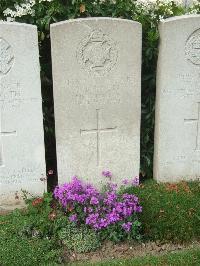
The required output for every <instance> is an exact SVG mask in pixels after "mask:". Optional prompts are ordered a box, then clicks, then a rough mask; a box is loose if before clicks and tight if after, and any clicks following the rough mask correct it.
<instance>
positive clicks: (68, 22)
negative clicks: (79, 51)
mask: <svg viewBox="0 0 200 266" xmlns="http://www.w3.org/2000/svg"><path fill="white" fill-rule="evenodd" d="M106 20H107V21H113V22H123V23H130V24H135V25H138V26H141V27H142V25H141V23H139V22H137V21H133V20H130V19H122V18H110V17H90V18H78V19H69V20H64V21H60V22H57V23H53V24H51V25H50V27H51V28H53V27H56V26H61V25H64V24H73V23H80V22H87V21H94V22H98V21H106Z"/></svg>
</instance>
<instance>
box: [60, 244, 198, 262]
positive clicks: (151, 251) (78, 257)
mask: <svg viewBox="0 0 200 266" xmlns="http://www.w3.org/2000/svg"><path fill="white" fill-rule="evenodd" d="M192 248H200V241H194V242H192V243H190V244H174V243H163V242H160V241H156V242H145V243H138V242H137V243H132V244H130V243H120V244H113V243H112V242H106V243H105V244H104V245H102V247H101V248H100V249H98V250H97V251H93V252H89V253H76V252H71V251H68V250H65V252H64V258H63V259H64V261H65V262H66V263H72V262H86V261H87V262H91V263H95V262H102V261H107V260H112V259H129V258H134V257H143V256H146V255H156V256H158V255H164V254H166V253H170V252H171V253H174V252H177V251H180V250H186V249H192Z"/></svg>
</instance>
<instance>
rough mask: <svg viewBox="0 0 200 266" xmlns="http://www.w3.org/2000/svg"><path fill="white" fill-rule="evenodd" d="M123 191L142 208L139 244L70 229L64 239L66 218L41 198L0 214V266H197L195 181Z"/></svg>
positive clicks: (198, 186) (199, 238) (199, 224)
mask: <svg viewBox="0 0 200 266" xmlns="http://www.w3.org/2000/svg"><path fill="white" fill-rule="evenodd" d="M124 189H125V191H126V193H129V194H134V195H136V196H138V197H139V199H140V204H141V205H142V207H143V211H142V213H139V221H140V222H141V235H142V237H141V239H140V240H138V241H136V240H134V241H133V240H132V241H128V242H127V241H126V242H122V241H120V242H118V243H115V242H111V241H109V239H106V238H107V236H105V239H106V240H105V241H104V242H101V243H99V242H98V241H97V239H96V238H95V237H94V235H93V234H90V233H88V234H87V235H88V236H89V237H87V238H84V237H82V238H79V237H77V235H78V234H73V232H74V231H73V230H72V231H69V234H71V235H68V236H67V239H68V240H69V241H63V238H62V239H61V238H60V234H59V231H60V230H61V229H62V227H63V226H64V224H65V226H66V221H67V215H65V216H64V215H62V218H61V216H59V211H58V210H57V209H56V212H52V208H53V205H52V202H51V195H50V194H46V195H45V197H44V199H43V200H41V199H40V198H39V199H36V200H32V201H30V202H29V206H28V207H27V208H26V209H24V210H22V211H17V210H15V211H14V212H12V213H8V214H6V213H2V215H1V216H0V258H1V259H0V262H1V264H0V265H2V266H4V265H5V266H7V265H8V266H9V265H59V264H61V265H68V264H71V265H77V264H80V265H91V264H93V265H199V264H200V183H199V182H198V181H196V182H180V183H178V184H169V183H168V184H158V183H156V182H155V181H153V180H146V181H145V182H143V183H142V184H140V185H139V186H138V187H127V188H124ZM60 218H61V219H60ZM64 221H65V223H64ZM88 232H89V231H88ZM79 235H80V234H79ZM70 241H71V244H70V243H69V242H70ZM116 241H117V240H116ZM64 243H65V244H64ZM67 246H68V248H67ZM95 247H96V248H95ZM91 249H94V250H92V251H90V252H84V251H89V250H91ZM80 251H82V252H80Z"/></svg>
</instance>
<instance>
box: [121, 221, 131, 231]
mask: <svg viewBox="0 0 200 266" xmlns="http://www.w3.org/2000/svg"><path fill="white" fill-rule="evenodd" d="M131 227H132V223H131V222H127V223H123V224H122V228H123V229H124V230H125V231H126V232H130V230H131Z"/></svg>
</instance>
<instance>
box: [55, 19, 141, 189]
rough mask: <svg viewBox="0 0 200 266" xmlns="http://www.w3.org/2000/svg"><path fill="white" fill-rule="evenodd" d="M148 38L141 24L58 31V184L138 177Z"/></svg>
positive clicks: (113, 22) (77, 23)
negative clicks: (143, 66)
mask: <svg viewBox="0 0 200 266" xmlns="http://www.w3.org/2000/svg"><path fill="white" fill-rule="evenodd" d="M141 34H142V30H141V25H140V24H139V23H137V22H133V21H129V20H122V19H111V18H91V19H77V20H71V21H65V22H61V23H56V24H53V25H52V26H51V40H52V60H53V80H54V103H55V121H56V142H57V163H58V177H59V183H62V182H65V181H67V180H69V179H71V177H72V176H73V175H78V176H79V177H80V178H83V179H84V180H88V181H90V182H92V183H95V184H97V185H100V183H101V182H104V181H105V180H106V178H105V177H104V178H103V177H102V176H101V173H102V171H103V170H110V171H111V172H112V173H113V175H114V176H113V181H116V182H120V181H121V180H122V179H124V178H132V177H134V176H136V175H138V174H139V162H140V108H141V106H140V105H141V104H140V101H141V96H140V90H141V87H140V86H141V85H140V83H141V42H142V36H141ZM106 181H108V180H106Z"/></svg>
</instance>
